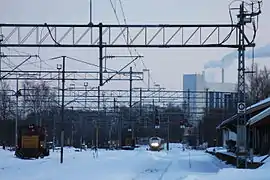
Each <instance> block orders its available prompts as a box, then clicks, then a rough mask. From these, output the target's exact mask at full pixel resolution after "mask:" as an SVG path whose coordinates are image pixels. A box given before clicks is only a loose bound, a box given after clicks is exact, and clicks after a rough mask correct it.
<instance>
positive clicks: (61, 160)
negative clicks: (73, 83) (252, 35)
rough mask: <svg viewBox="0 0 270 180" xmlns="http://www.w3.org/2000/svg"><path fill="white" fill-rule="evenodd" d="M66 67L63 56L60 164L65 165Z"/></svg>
mask: <svg viewBox="0 0 270 180" xmlns="http://www.w3.org/2000/svg"><path fill="white" fill-rule="evenodd" d="M65 65H66V56H63V67H62V105H61V127H62V128H61V158H60V163H63V156H64V141H65V134H64V133H65V131H64V108H65V104H64V103H65Z"/></svg>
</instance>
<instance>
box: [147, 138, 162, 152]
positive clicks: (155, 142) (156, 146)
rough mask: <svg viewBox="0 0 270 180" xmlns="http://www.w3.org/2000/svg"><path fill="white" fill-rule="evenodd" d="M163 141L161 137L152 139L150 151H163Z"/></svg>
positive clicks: (150, 140)
mask: <svg viewBox="0 0 270 180" xmlns="http://www.w3.org/2000/svg"><path fill="white" fill-rule="evenodd" d="M163 145H164V143H163V140H162V139H161V138H159V137H151V138H150V139H149V147H150V151H160V150H162V149H163Z"/></svg>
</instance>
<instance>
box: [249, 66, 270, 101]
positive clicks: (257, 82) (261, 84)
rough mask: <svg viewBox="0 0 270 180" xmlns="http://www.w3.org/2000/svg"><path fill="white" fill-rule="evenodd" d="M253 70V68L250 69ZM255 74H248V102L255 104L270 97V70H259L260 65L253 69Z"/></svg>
mask: <svg viewBox="0 0 270 180" xmlns="http://www.w3.org/2000/svg"><path fill="white" fill-rule="evenodd" d="M248 70H252V68H248ZM253 72H254V73H249V74H247V93H248V101H249V103H251V104H253V103H256V102H258V101H260V100H263V99H265V98H267V97H269V95H270V70H269V69H267V67H266V66H264V68H263V69H259V67H258V64H255V65H254V67H253Z"/></svg>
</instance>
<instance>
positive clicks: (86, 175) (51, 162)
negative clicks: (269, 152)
mask: <svg viewBox="0 0 270 180" xmlns="http://www.w3.org/2000/svg"><path fill="white" fill-rule="evenodd" d="M171 147H172V149H171V151H169V152H166V151H161V152H151V151H146V147H142V148H138V149H136V150H134V151H105V150H99V152H98V158H93V152H92V151H90V150H88V151H83V152H75V151H74V149H73V148H65V151H64V163H63V164H60V163H59V161H60V154H59V152H51V155H50V156H49V157H46V158H44V159H38V160H21V159H17V158H15V157H14V155H13V152H10V151H4V150H0V180H60V179H61V180H62V179H63V180H75V179H86V180H87V179H93V180H182V179H183V180H228V179H230V180H234V179H235V180H240V179H243V180H253V179H260V180H269V179H270V174H269V173H268V172H269V170H270V164H269V165H268V164H266V165H264V166H263V167H261V168H259V169H256V170H239V169H235V168H233V167H230V166H228V165H225V164H223V163H222V162H220V161H219V160H218V159H216V158H215V157H214V156H211V155H209V154H207V153H205V152H203V151H194V150H186V151H182V149H181V148H179V147H180V145H172V146H171Z"/></svg>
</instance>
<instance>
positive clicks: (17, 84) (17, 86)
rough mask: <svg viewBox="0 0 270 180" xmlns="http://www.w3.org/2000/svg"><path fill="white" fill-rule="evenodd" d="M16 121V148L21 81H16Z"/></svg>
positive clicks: (16, 142)
mask: <svg viewBox="0 0 270 180" xmlns="http://www.w3.org/2000/svg"><path fill="white" fill-rule="evenodd" d="M15 96H16V120H15V148H16V147H17V145H18V115H19V79H17V80H16V93H15Z"/></svg>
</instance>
